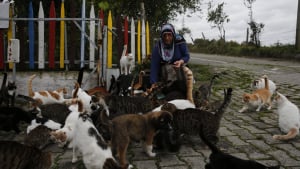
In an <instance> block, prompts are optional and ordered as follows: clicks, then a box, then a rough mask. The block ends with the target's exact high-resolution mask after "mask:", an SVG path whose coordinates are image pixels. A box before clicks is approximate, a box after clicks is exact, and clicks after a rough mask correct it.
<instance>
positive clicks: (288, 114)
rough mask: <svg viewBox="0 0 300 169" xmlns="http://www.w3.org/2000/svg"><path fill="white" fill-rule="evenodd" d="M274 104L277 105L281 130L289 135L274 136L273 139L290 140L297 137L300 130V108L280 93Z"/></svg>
mask: <svg viewBox="0 0 300 169" xmlns="http://www.w3.org/2000/svg"><path fill="white" fill-rule="evenodd" d="M273 103H274V104H276V105H277V113H278V118H279V119H278V124H279V127H280V130H281V131H282V132H284V133H287V134H286V135H274V136H273V139H276V140H288V139H292V138H294V137H296V136H297V135H298V134H299V129H300V112H299V108H298V107H297V106H296V105H295V104H294V103H292V102H290V101H289V100H288V99H287V98H286V97H285V96H284V95H283V94H280V93H279V92H277V95H276V96H275V98H274V100H273Z"/></svg>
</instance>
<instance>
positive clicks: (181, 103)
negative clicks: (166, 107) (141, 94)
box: [152, 99, 196, 112]
mask: <svg viewBox="0 0 300 169" xmlns="http://www.w3.org/2000/svg"><path fill="white" fill-rule="evenodd" d="M168 103H172V104H174V105H175V106H176V108H177V109H180V110H184V109H187V108H196V107H195V104H193V103H191V101H190V100H186V99H175V100H171V101H168ZM161 107H162V105H161V106H159V107H156V108H155V109H153V110H152V112H155V111H161Z"/></svg>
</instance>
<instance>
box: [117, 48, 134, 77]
mask: <svg viewBox="0 0 300 169" xmlns="http://www.w3.org/2000/svg"><path fill="white" fill-rule="evenodd" d="M126 51H127V45H124V48H123V52H122V56H121V59H120V70H121V74H124V75H128V74H131V72H132V70H133V69H134V56H133V55H132V53H129V54H127V55H126Z"/></svg>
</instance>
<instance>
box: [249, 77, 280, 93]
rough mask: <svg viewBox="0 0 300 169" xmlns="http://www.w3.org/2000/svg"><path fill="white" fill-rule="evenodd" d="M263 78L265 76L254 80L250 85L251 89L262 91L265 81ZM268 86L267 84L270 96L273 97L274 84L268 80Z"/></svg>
mask: <svg viewBox="0 0 300 169" xmlns="http://www.w3.org/2000/svg"><path fill="white" fill-rule="evenodd" d="M264 77H267V75H263V76H262V77H260V78H258V79H255V80H254V81H253V82H252V84H251V87H252V88H253V89H262V88H264V87H265V79H264ZM268 84H269V90H270V92H271V94H272V95H273V94H274V93H275V91H276V84H275V83H274V82H273V81H272V80H270V79H268Z"/></svg>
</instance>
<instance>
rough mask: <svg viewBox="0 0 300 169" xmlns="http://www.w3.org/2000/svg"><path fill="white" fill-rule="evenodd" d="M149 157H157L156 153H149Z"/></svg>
mask: <svg viewBox="0 0 300 169" xmlns="http://www.w3.org/2000/svg"><path fill="white" fill-rule="evenodd" d="M147 154H148V156H149V157H155V156H156V153H152V152H147Z"/></svg>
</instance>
